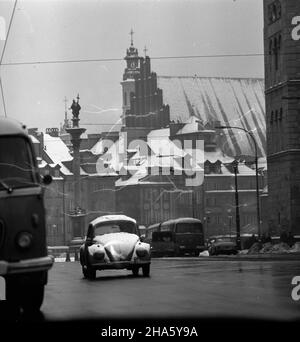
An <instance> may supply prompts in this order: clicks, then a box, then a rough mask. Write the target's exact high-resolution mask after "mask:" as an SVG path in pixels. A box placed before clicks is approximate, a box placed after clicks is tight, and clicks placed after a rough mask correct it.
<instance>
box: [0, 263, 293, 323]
mask: <svg viewBox="0 0 300 342" xmlns="http://www.w3.org/2000/svg"><path fill="white" fill-rule="evenodd" d="M297 275H299V276H300V263H299V262H298V261H219V260H218V261H207V260H201V259H199V258H166V259H153V260H152V264H151V276H150V277H149V278H144V277H142V276H141V275H140V276H139V277H137V278H136V277H133V276H132V274H131V272H130V271H127V270H106V271H97V279H96V280H94V281H89V280H86V279H84V278H83V277H82V273H81V267H80V264H79V263H78V262H67V263H66V262H56V263H55V264H54V267H53V268H52V270H51V271H50V272H49V280H48V285H47V287H46V293H45V300H44V303H43V306H42V309H41V310H42V313H43V316H44V318H45V320H46V321H57V320H74V319H90V318H92V319H107V318H115V319H123V318H126V319H128V318H140V317H148V318H177V317H178V318H185V317H195V318H198V317H199V318H202V317H206V318H207V317H208V318H210V317H238V318H241V317H242V318H255V319H271V320H277V319H278V320H287V321H289V320H295V319H299V318H300V301H294V300H293V299H292V297H291V292H292V289H293V287H294V286H295V285H292V284H291V281H292V278H293V277H294V276H297ZM3 284H4V283H3V282H1V283H0V298H4V286H3Z"/></svg>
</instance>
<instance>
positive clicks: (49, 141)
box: [44, 134, 86, 175]
mask: <svg viewBox="0 0 300 342" xmlns="http://www.w3.org/2000/svg"><path fill="white" fill-rule="evenodd" d="M44 152H45V153H46V154H47V155H48V156H49V158H50V159H51V160H52V161H53V164H59V165H60V166H61V168H60V171H61V172H62V173H63V174H64V175H72V174H73V173H72V172H70V170H69V169H68V168H67V167H66V166H65V165H64V164H63V162H64V161H71V160H73V157H72V156H71V154H70V151H69V149H68V147H67V146H66V145H65V143H64V142H63V141H62V140H61V139H60V138H59V137H52V136H51V135H49V134H44ZM80 174H81V175H86V173H85V172H84V171H83V170H82V168H80Z"/></svg>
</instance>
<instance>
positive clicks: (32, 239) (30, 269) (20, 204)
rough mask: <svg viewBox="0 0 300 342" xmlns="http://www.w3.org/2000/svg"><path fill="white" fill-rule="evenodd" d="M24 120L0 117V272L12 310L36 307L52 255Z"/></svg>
mask: <svg viewBox="0 0 300 342" xmlns="http://www.w3.org/2000/svg"><path fill="white" fill-rule="evenodd" d="M51 181H52V178H51V176H50V175H46V176H44V177H43V178H41V176H40V175H39V173H38V166H37V161H36V155H35V153H34V148H33V145H32V142H31V140H30V137H29V135H28V133H27V131H26V128H25V126H23V125H22V124H20V123H18V122H16V121H15V120H12V119H7V118H2V117H0V276H1V277H3V278H4V280H5V288H6V290H5V293H6V301H7V303H8V306H9V308H11V309H12V312H16V313H18V312H20V310H21V309H23V311H24V312H26V311H28V312H33V311H39V309H40V307H41V305H42V303H43V300H44V287H45V285H46V284H47V279H48V270H49V269H50V268H51V267H52V265H53V258H52V257H51V256H49V255H48V251H47V244H46V214H45V206H44V186H45V185H48V184H50V183H51Z"/></svg>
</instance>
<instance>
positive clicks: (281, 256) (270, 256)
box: [199, 253, 300, 261]
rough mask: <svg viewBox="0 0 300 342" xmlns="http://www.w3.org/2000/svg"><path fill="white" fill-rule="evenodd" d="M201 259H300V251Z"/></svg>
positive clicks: (202, 258) (203, 258) (204, 258)
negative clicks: (295, 252)
mask: <svg viewBox="0 0 300 342" xmlns="http://www.w3.org/2000/svg"><path fill="white" fill-rule="evenodd" d="M199 259H201V260H211V261H213V260H215V261H217V260H222V261H226V260H228V261H300V253H297V254H292V255H291V254H288V255H286V254H263V255H259V254H253V255H235V256H232V255H228V256H227V255H223V256H214V255H212V256H209V257H206V256H205V257H201V256H199Z"/></svg>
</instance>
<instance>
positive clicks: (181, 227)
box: [176, 223, 202, 234]
mask: <svg viewBox="0 0 300 342" xmlns="http://www.w3.org/2000/svg"><path fill="white" fill-rule="evenodd" d="M176 233H179V234H184V233H193V234H197V233H198V234H201V233H202V225H201V223H178V224H177V225H176Z"/></svg>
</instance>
